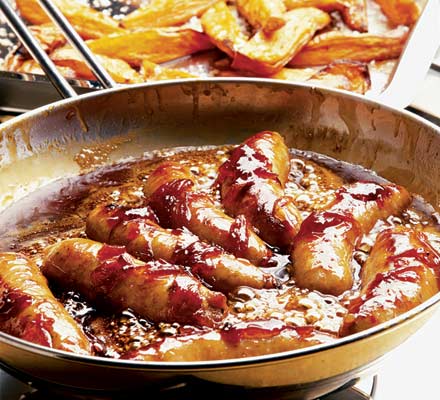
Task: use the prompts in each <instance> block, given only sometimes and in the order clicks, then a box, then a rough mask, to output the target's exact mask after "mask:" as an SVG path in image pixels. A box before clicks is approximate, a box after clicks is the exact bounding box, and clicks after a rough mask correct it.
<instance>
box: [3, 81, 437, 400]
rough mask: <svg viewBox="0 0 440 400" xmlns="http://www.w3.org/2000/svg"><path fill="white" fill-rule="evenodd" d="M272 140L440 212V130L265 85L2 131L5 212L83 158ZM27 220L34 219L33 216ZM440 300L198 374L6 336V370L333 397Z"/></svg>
mask: <svg viewBox="0 0 440 400" xmlns="http://www.w3.org/2000/svg"><path fill="white" fill-rule="evenodd" d="M262 129H270V130H276V131H279V132H281V133H282V134H283V135H284V137H285V138H286V141H287V144H288V145H289V146H290V147H296V148H299V149H304V150H312V151H316V152H320V153H323V154H326V155H329V156H331V157H335V158H337V159H340V160H345V161H349V162H352V163H356V164H360V165H363V166H364V167H367V168H371V169H373V170H375V171H376V172H377V173H378V174H380V175H382V176H384V177H385V178H387V179H389V180H391V181H394V182H397V183H399V184H402V185H405V186H406V187H408V188H409V189H410V190H411V191H412V192H414V193H418V194H420V195H422V196H424V197H425V198H426V199H427V200H428V201H429V202H431V203H432V204H433V205H434V207H435V208H437V209H438V208H439V193H440V190H439V189H440V161H439V160H440V158H439V153H440V129H439V128H438V127H436V126H434V125H432V124H430V123H428V122H426V121H424V120H422V119H420V118H418V117H415V116H413V115H411V114H409V113H408V112H402V111H398V110H394V109H391V108H389V107H387V106H385V105H382V104H379V103H376V102H373V101H370V100H367V99H365V98H363V97H361V96H357V95H354V94H348V93H345V92H341V91H335V90H326V89H317V88H314V87H311V86H307V85H295V84H289V83H281V82H274V81H271V80H261V79H256V80H254V79H215V80H202V81H201V80H184V81H173V82H167V83H160V84H154V85H139V86H130V87H126V88H118V89H111V90H104V91H100V92H97V93H92V94H87V95H83V96H80V97H77V98H74V99H69V100H63V101H60V102H57V103H54V104H52V105H48V106H46V107H43V108H40V109H38V110H35V111H32V112H29V113H27V114H25V115H23V116H20V117H17V118H15V119H13V120H11V121H9V122H7V123H5V124H3V125H1V126H0V207H1V208H5V207H7V206H8V205H10V204H11V203H13V202H14V201H16V200H17V199H18V198H20V197H23V196H24V195H25V194H26V193H29V192H32V191H34V190H36V189H37V188H38V187H41V186H42V185H44V184H45V183H47V182H50V181H52V180H55V179H58V178H62V177H66V176H69V175H72V174H78V173H80V172H81V170H80V168H79V166H78V165H77V164H76V163H75V161H74V156H75V154H77V153H78V151H79V150H80V149H81V148H82V147H83V146H86V145H87V146H91V145H100V144H103V143H106V142H108V141H110V140H114V138H115V137H118V138H121V137H122V138H126V139H127V141H125V142H124V141H123V140H118V142H120V143H122V144H121V145H120V146H119V147H118V148H117V149H116V150H115V151H114V152H113V153H112V154H111V156H110V159H109V160H108V162H109V163H110V162H113V161H117V160H119V159H121V158H125V157H127V156H133V157H137V156H140V155H142V154H143V152H145V151H150V150H153V149H161V148H167V147H173V146H186V145H204V144H213V145H214V144H225V143H237V142H240V141H241V140H243V139H244V138H246V137H247V136H248V135H250V134H252V133H255V132H257V131H259V130H262ZM23 212H26V210H23ZM439 300H440V294H438V295H436V296H434V297H433V298H431V299H430V300H429V301H427V302H425V303H424V304H422V305H421V306H419V307H417V308H416V309H413V310H411V311H410V312H408V313H406V314H404V315H402V316H400V317H399V318H396V319H394V320H391V321H389V322H387V323H386V324H382V325H380V326H377V327H375V328H372V329H370V330H367V331H364V332H361V333H358V334H356V335H352V336H348V337H346V338H343V339H341V340H339V341H338V342H337V343H335V344H331V345H322V346H317V347H312V348H308V349H302V350H298V351H290V352H286V353H280V354H273V355H269V356H261V357H253V358H245V359H235V360H224V361H211V362H197V363H195V362H192V363H142V362H134V361H121V360H115V359H104V358H97V357H84V356H78V355H74V354H68V353H64V352H61V351H56V350H51V349H47V348H43V347H40V346H37V345H33V344H31V343H27V342H24V341H22V340H20V339H17V338H14V337H11V336H9V335H6V334H3V333H0V361H1V362H2V363H3V364H4V365H6V366H7V367H9V368H11V369H12V370H14V371H15V373H17V374H19V375H21V376H22V377H23V376H30V377H33V379H35V380H37V381H38V380H40V381H46V382H50V383H51V384H58V385H64V386H70V387H77V388H84V389H96V390H129V389H133V388H137V387H142V386H144V385H148V384H165V383H168V382H170V381H171V382H175V381H180V380H187V379H190V378H199V379H203V380H207V381H211V382H216V383H221V384H228V385H239V386H246V387H249V388H273V387H289V390H291V391H293V392H294V393H296V394H297V395H298V396H299V397H301V398H312V397H316V396H318V395H321V394H322V393H326V392H329V391H332V390H334V389H336V388H338V387H340V386H342V385H344V384H346V383H348V382H350V381H352V380H353V379H355V378H356V377H358V376H360V375H362V374H365V373H368V372H369V371H370V370H371V368H375V367H376V364H377V362H378V361H379V360H380V359H381V357H382V356H383V355H384V354H386V353H387V352H389V351H390V350H392V349H393V348H394V347H396V346H398V345H399V344H400V343H402V342H403V341H404V340H405V339H406V338H408V337H409V336H410V335H411V334H413V333H414V332H415V331H416V330H417V329H418V328H420V327H421V326H422V325H423V324H424V323H425V322H426V320H427V319H428V318H429V317H430V316H431V314H432V313H433V312H434V310H435V308H436V305H437V304H438V302H439Z"/></svg>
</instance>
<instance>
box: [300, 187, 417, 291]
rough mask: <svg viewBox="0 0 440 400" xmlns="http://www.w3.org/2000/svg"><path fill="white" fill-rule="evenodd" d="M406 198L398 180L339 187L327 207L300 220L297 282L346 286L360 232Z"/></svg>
mask: <svg viewBox="0 0 440 400" xmlns="http://www.w3.org/2000/svg"><path fill="white" fill-rule="evenodd" d="M409 201H410V195H409V193H408V192H407V191H406V190H405V189H404V188H402V187H400V186H397V185H391V184H390V185H385V186H382V185H379V184H376V183H368V182H358V183H355V184H353V185H349V186H343V187H342V188H341V189H339V190H338V191H337V192H336V198H335V200H334V201H333V202H332V203H331V204H330V205H329V206H328V208H327V209H326V210H324V211H318V212H314V213H312V214H311V215H310V216H309V217H307V218H306V219H305V220H304V221H303V223H302V225H301V228H300V231H299V233H298V235H297V236H296V238H295V241H294V245H293V247H294V249H293V252H292V261H293V267H292V268H293V271H292V272H293V275H294V277H295V282H296V283H297V285H298V286H300V287H305V288H308V289H310V290H319V291H321V292H323V293H328V294H333V295H340V294H341V293H343V292H344V291H346V290H349V289H350V288H351V287H352V285H353V277H352V271H351V266H350V265H351V259H352V255H353V251H354V249H355V247H356V245H357V244H358V243H359V241H360V239H361V238H362V235H364V234H366V233H367V232H368V231H370V230H371V228H373V226H374V224H375V223H376V221H377V220H379V219H382V218H386V217H387V216H389V215H393V214H395V213H399V212H400V211H402V210H403V208H404V207H406V206H407V205H408V203H409Z"/></svg>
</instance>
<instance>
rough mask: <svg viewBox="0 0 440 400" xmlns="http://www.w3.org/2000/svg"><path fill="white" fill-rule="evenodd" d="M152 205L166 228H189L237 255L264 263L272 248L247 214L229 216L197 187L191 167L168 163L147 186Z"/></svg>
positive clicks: (149, 179)
mask: <svg viewBox="0 0 440 400" xmlns="http://www.w3.org/2000/svg"><path fill="white" fill-rule="evenodd" d="M144 192H145V194H146V195H147V196H149V198H148V201H149V204H150V206H151V207H152V208H153V210H154V211H155V213H156V214H157V216H158V218H159V221H160V223H161V225H162V226H164V227H172V228H182V227H186V228H188V229H189V230H190V231H191V232H193V233H194V234H196V235H197V236H198V237H199V238H200V239H203V240H206V241H208V242H210V243H215V244H218V245H219V246H221V247H222V248H224V249H225V250H226V251H227V252H230V253H232V254H234V255H235V256H237V257H243V258H246V259H248V260H249V261H251V262H252V263H253V264H255V265H260V264H262V263H263V262H265V261H266V260H268V259H269V258H270V256H271V251H270V250H269V249H268V248H267V247H266V245H265V243H264V242H263V241H262V240H261V239H260V238H259V237H258V236H257V235H256V234H255V232H254V231H253V230H252V228H251V227H250V226H249V224H248V222H247V221H246V220H245V219H244V218H243V217H241V216H240V217H238V218H236V219H235V220H234V219H232V218H231V217H229V216H227V215H226V214H225V213H224V212H223V211H222V210H221V209H220V208H218V207H217V206H216V205H215V204H214V201H213V200H212V199H211V197H210V196H209V195H207V194H206V193H198V192H196V191H195V190H194V182H193V180H192V177H191V173H190V172H189V170H188V168H187V167H184V166H182V165H180V164H178V163H175V162H174V163H173V162H164V163H162V164H160V165H159V167H157V168H156V169H155V170H154V171H153V172H152V173H151V175H150V176H149V178H148V180H147V182H146V183H145V186H144Z"/></svg>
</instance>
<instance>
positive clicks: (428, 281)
mask: <svg viewBox="0 0 440 400" xmlns="http://www.w3.org/2000/svg"><path fill="white" fill-rule="evenodd" d="M439 268H440V255H439V254H438V253H437V252H436V251H435V250H434V249H433V248H432V246H431V245H430V244H429V242H428V240H427V238H426V236H425V235H424V233H422V232H418V231H415V230H412V229H407V228H404V227H399V228H396V229H388V230H386V231H384V232H381V233H380V234H379V235H378V237H377V240H376V243H375V244H374V246H373V248H372V250H371V253H370V256H369V257H368V259H367V261H366V262H365V264H364V266H363V268H362V272H361V279H362V286H361V293H360V297H359V298H357V299H354V300H353V302H352V303H351V305H350V307H349V314H348V315H347V317H346V319H345V322H344V327H343V333H344V334H350V333H354V332H359V331H362V330H365V329H368V328H371V327H372V326H375V325H378V324H380V323H382V322H385V321H388V320H390V319H392V318H394V317H396V316H398V315H400V314H403V313H404V312H406V311H408V310H410V309H412V308H414V307H416V306H418V305H419V304H421V303H423V302H424V301H425V300H427V299H429V298H430V297H431V296H433V295H434V294H435V293H437V292H438V290H439V287H438V273H439Z"/></svg>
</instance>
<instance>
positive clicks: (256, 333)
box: [123, 319, 335, 362]
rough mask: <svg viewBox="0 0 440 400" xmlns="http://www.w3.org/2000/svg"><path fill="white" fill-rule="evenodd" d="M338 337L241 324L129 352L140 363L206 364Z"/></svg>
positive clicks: (277, 324)
mask: <svg viewBox="0 0 440 400" xmlns="http://www.w3.org/2000/svg"><path fill="white" fill-rule="evenodd" d="M333 340H335V337H334V336H332V335H329V334H326V333H321V332H319V331H316V330H315V329H313V328H312V327H309V326H306V327H295V328H294V327H289V326H287V325H285V324H284V323H282V322H281V321H278V320H273V319H272V320H264V321H252V322H241V323H239V324H236V325H234V326H232V327H229V328H228V329H223V330H217V331H213V330H205V331H198V332H197V331H192V332H191V331H190V332H188V334H186V335H182V336H178V337H175V338H164V339H163V340H161V341H159V342H158V343H154V344H152V345H150V346H147V347H146V348H143V349H140V350H136V351H132V352H129V353H127V354H125V355H124V356H123V358H126V359H132V360H140V361H177V362H181V361H206V360H221V359H232V358H240V357H252V356H259V355H264V354H273V353H279V352H283V351H289V350H295V349H300V348H304V347H309V346H313V345H318V344H323V343H330V342H332V341H333Z"/></svg>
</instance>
